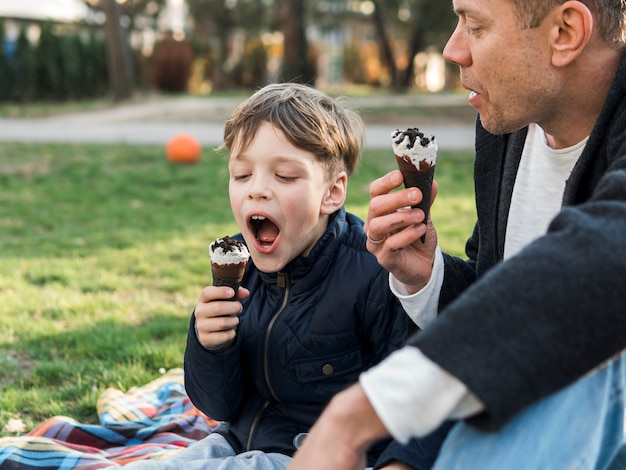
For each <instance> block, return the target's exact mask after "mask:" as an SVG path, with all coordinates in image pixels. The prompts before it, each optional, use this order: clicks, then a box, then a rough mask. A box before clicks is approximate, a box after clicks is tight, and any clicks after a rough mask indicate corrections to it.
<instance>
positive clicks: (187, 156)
mask: <svg viewBox="0 0 626 470" xmlns="http://www.w3.org/2000/svg"><path fill="white" fill-rule="evenodd" d="M201 151H202V147H201V146H200V142H198V140H197V139H196V138H195V137H193V136H191V135H188V134H177V135H175V136H174V137H172V138H171V139H170V141H169V142H168V143H167V146H166V147H165V153H166V155H167V159H168V160H169V161H170V162H172V163H184V164H188V165H192V164H194V163H196V162H197V161H198V159H199V158H200V152H201Z"/></svg>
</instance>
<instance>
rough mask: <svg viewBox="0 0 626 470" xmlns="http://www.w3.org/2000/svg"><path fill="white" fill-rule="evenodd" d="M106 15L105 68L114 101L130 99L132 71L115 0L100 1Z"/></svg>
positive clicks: (128, 49) (118, 8)
mask: <svg viewBox="0 0 626 470" xmlns="http://www.w3.org/2000/svg"><path fill="white" fill-rule="evenodd" d="M100 4H101V7H102V10H103V11H104V13H105V15H106V42H107V68H108V72H109V83H110V86H111V91H112V92H113V99H114V100H115V101H122V100H126V99H129V98H131V97H132V94H133V70H132V62H131V58H130V46H129V44H128V39H127V37H126V31H124V28H122V25H121V24H120V18H121V10H120V6H119V5H118V4H117V2H116V1H115V0H100Z"/></svg>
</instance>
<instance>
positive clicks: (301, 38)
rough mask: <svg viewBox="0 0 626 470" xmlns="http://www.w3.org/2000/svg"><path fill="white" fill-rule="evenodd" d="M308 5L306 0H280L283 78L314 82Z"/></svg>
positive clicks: (279, 20) (279, 22)
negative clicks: (308, 26)
mask: <svg viewBox="0 0 626 470" xmlns="http://www.w3.org/2000/svg"><path fill="white" fill-rule="evenodd" d="M306 7H307V2H306V0H278V15H277V17H278V25H279V27H280V30H281V32H282V33H283V38H284V39H283V44H284V53H283V64H282V68H281V79H282V80H284V81H295V82H301V83H309V84H312V83H314V82H315V67H314V66H313V64H312V62H311V60H310V54H309V43H308V41H307V37H306V22H305V12H306Z"/></svg>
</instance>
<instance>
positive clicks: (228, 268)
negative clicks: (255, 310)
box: [211, 262, 246, 299]
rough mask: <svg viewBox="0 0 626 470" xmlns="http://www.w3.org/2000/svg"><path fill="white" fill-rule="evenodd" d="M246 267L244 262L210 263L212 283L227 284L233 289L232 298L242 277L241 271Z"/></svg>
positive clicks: (215, 284) (216, 284) (217, 284)
mask: <svg viewBox="0 0 626 470" xmlns="http://www.w3.org/2000/svg"><path fill="white" fill-rule="evenodd" d="M245 269H246V263H245V262H242V263H238V264H218V263H211V274H212V276H213V282H212V285H214V286H228V287H232V288H233V290H234V291H235V295H234V297H233V299H235V298H236V297H237V289H238V288H239V285H240V283H241V280H242V279H243V273H244V271H245Z"/></svg>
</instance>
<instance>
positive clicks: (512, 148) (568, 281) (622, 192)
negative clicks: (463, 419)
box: [409, 59, 626, 429]
mask: <svg viewBox="0 0 626 470" xmlns="http://www.w3.org/2000/svg"><path fill="white" fill-rule="evenodd" d="M526 133H527V129H523V130H521V131H519V132H516V133H513V134H510V135H504V136H495V135H492V134H489V133H488V132H486V131H485V130H484V129H483V128H482V126H481V125H480V122H478V123H477V135H476V162H475V168H474V171H475V175H474V176H475V185H476V187H475V191H476V205H477V211H478V222H477V224H476V227H475V229H474V233H473V235H472V236H471V238H470V239H469V240H468V242H467V246H466V253H467V255H468V258H469V259H468V260H461V259H459V258H454V257H451V256H448V255H444V259H445V275H444V285H443V288H442V292H441V300H440V316H439V318H438V319H437V321H435V322H434V323H433V324H432V325H431V326H429V327H428V328H427V329H426V330H424V331H422V332H419V333H417V334H416V335H415V336H414V337H412V338H411V339H410V341H409V344H410V345H413V346H416V347H418V348H419V349H420V350H421V351H422V352H423V353H424V354H425V355H426V356H428V357H429V358H430V359H431V360H433V361H434V362H436V363H437V364H439V365H440V366H441V367H442V368H444V369H445V370H447V371H449V372H450V373H452V374H453V375H454V376H456V377H457V378H459V379H460V380H461V381H462V382H463V383H465V384H466V385H467V386H468V387H469V389H470V390H471V391H473V392H474V393H475V394H476V395H477V396H478V397H479V398H480V399H481V400H482V401H483V403H484V404H485V406H486V411H485V412H484V413H481V414H480V415H479V416H477V417H474V418H472V419H471V420H469V422H470V423H471V424H474V425H476V426H478V427H481V428H484V429H495V428H498V427H499V426H501V425H502V424H504V423H505V422H506V421H507V420H508V419H510V418H511V417H512V416H513V415H514V414H515V413H517V412H518V411H520V410H521V409H523V408H524V407H525V406H527V405H529V404H530V403H533V402H535V401H537V400H539V399H540V398H542V397H545V396H546V395H548V394H550V393H552V392H554V391H556V390H558V389H560V388H563V387H565V386H566V385H568V384H570V383H572V382H574V381H575V380H576V379H578V378H579V377H581V376H582V375H583V374H585V373H586V372H588V371H590V370H592V369H593V368H594V367H596V366H598V365H599V364H601V363H602V362H603V361H605V360H606V359H609V358H611V357H612V356H614V355H615V354H616V353H618V352H619V351H621V350H623V349H625V348H626V59H624V60H623V61H622V64H621V66H620V68H619V70H618V72H617V74H616V77H615V79H614V81H613V85H612V87H611V90H610V92H609V95H608V98H607V100H606V103H605V105H604V108H603V110H602V112H601V114H600V116H599V118H598V121H597V123H596V125H595V127H594V130H593V131H592V134H591V135H590V137H589V141H588V143H587V145H586V147H585V149H584V151H583V153H582V155H581V157H580V159H579V161H578V163H577V164H576V166H575V167H574V170H573V171H572V174H571V176H570V178H569V180H568V181H567V184H566V188H565V194H564V198H563V208H562V210H561V211H560V212H559V214H558V215H557V216H556V217H555V218H554V220H553V221H552V223H551V224H550V226H549V229H548V233H547V235H546V236H544V237H541V238H540V239H538V240H537V241H535V242H533V243H531V244H530V245H529V246H527V247H526V248H525V249H524V250H522V251H521V252H520V253H519V254H518V255H517V256H514V257H512V258H511V259H509V260H507V261H506V262H501V261H502V257H503V252H504V235H505V232H506V224H507V218H508V211H509V207H510V202H511V194H512V189H513V182H514V180H515V175H516V172H517V169H518V166H519V161H520V158H521V152H522V148H523V146H524V140H525V137H526ZM536 203H537V204H541V201H540V200H538V201H536Z"/></svg>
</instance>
